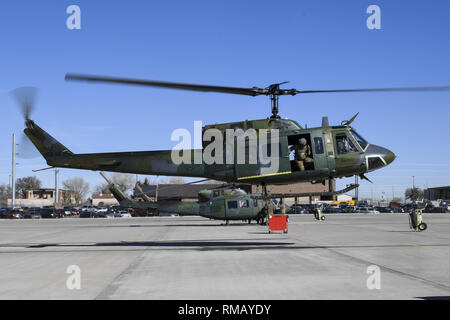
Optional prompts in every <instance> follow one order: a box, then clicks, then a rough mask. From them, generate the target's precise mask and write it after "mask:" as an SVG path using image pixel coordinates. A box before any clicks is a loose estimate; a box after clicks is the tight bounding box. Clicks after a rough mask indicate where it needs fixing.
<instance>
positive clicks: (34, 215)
mask: <svg viewBox="0 0 450 320" xmlns="http://www.w3.org/2000/svg"><path fill="white" fill-rule="evenodd" d="M23 218H24V219H41V218H42V217H41V209H40V208H30V209H29V210H28V211H27V212H25V213H24V214H23Z"/></svg>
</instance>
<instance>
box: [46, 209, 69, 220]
mask: <svg viewBox="0 0 450 320" xmlns="http://www.w3.org/2000/svg"><path fill="white" fill-rule="evenodd" d="M63 215H64V214H63V213H62V212H61V211H60V210H57V209H55V208H45V209H42V210H41V217H42V218H43V219H56V218H62V217H63Z"/></svg>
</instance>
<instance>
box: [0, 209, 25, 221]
mask: <svg viewBox="0 0 450 320" xmlns="http://www.w3.org/2000/svg"><path fill="white" fill-rule="evenodd" d="M3 219H23V213H22V211H19V210H18V209H7V210H6V211H5V212H4V213H3Z"/></svg>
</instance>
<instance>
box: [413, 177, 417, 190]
mask: <svg viewBox="0 0 450 320" xmlns="http://www.w3.org/2000/svg"><path fill="white" fill-rule="evenodd" d="M412 178H413V189H415V188H416V185H415V183H414V176H412Z"/></svg>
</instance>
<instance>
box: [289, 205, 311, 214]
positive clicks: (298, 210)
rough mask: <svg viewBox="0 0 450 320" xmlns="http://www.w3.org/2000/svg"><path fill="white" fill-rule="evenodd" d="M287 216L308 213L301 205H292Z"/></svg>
mask: <svg viewBox="0 0 450 320" xmlns="http://www.w3.org/2000/svg"><path fill="white" fill-rule="evenodd" d="M287 213H289V214H297V213H309V212H308V210H307V209H305V207H304V206H303V205H301V204H293V205H292V206H291V207H290V208H289V210H288V212H287Z"/></svg>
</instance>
